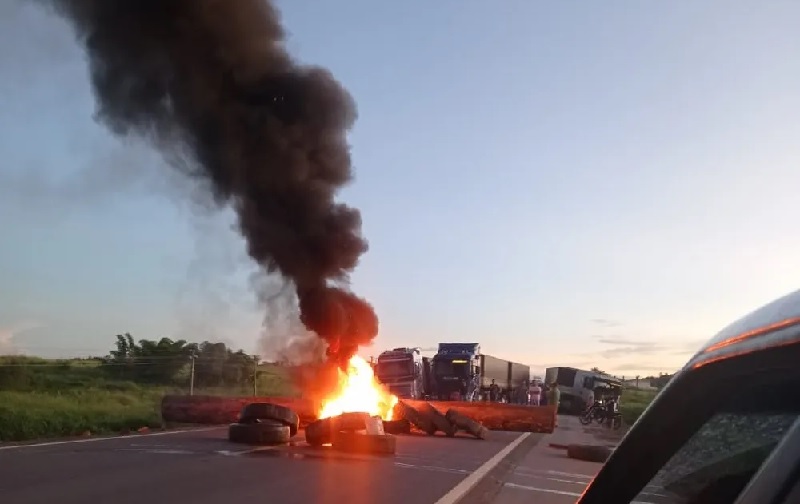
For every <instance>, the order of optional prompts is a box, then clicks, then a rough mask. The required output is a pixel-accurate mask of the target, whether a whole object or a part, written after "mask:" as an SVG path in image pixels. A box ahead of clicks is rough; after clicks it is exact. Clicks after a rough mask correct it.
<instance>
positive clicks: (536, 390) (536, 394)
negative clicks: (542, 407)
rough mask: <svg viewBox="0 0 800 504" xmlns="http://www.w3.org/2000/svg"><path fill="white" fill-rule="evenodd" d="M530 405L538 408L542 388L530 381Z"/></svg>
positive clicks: (535, 382)
mask: <svg viewBox="0 0 800 504" xmlns="http://www.w3.org/2000/svg"><path fill="white" fill-rule="evenodd" d="M529 396H530V404H531V406H539V403H540V402H541V399H542V387H540V386H539V382H538V381H536V380H533V381H531V387H530V394H529Z"/></svg>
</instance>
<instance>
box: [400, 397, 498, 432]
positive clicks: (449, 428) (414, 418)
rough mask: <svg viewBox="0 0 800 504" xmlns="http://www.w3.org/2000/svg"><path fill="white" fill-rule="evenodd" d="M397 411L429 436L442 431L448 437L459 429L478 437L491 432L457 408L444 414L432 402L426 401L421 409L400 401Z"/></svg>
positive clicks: (401, 416)
mask: <svg viewBox="0 0 800 504" xmlns="http://www.w3.org/2000/svg"><path fill="white" fill-rule="evenodd" d="M395 412H396V414H397V416H398V417H399V418H400V419H403V420H406V421H408V422H409V423H410V424H411V425H413V426H414V427H416V428H417V429H419V430H421V431H422V432H424V433H425V434H428V435H429V436H433V435H434V434H436V433H437V432H442V433H444V435H445V436H447V437H453V436H455V435H456V433H457V432H458V431H464V432H466V433H468V434H471V435H472V436H474V437H476V438H478V439H486V437H487V436H488V433H489V431H488V429H486V427H484V426H483V425H481V424H480V423H479V422H476V421H475V420H473V419H471V418H469V417H466V416H464V415H462V414H460V413H458V412H457V411H456V410H454V409H450V410H447V413H445V414H442V413H441V412H440V411H439V410H437V409H436V408H434V407H433V406H432V405H431V404H430V403H425V404H424V405H423V406H422V407H421V408H420V409H416V408H413V407H411V406H409V405H408V404H406V403H404V402H403V401H400V402H398V403H397V406H395Z"/></svg>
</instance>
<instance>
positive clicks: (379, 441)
mask: <svg viewBox="0 0 800 504" xmlns="http://www.w3.org/2000/svg"><path fill="white" fill-rule="evenodd" d="M396 447H397V438H395V437H394V436H392V435H391V434H383V435H381V434H362V433H359V432H337V433H335V434H334V435H333V448H334V449H336V450H339V451H343V452H347V453H364V454H373V455H392V454H393V453H394V452H395V450H396Z"/></svg>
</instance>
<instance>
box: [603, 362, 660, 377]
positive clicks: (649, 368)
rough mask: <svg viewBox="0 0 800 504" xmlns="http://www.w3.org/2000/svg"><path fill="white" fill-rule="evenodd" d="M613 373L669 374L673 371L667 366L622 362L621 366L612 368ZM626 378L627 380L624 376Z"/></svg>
mask: <svg viewBox="0 0 800 504" xmlns="http://www.w3.org/2000/svg"><path fill="white" fill-rule="evenodd" d="M614 371H615V372H617V373H621V372H629V373H652V374H658V373H662V372H664V373H667V372H669V373H671V372H674V371H675V370H674V369H670V368H669V366H666V367H665V366H659V365H656V364H642V363H641V362H624V363H622V364H617V365H616V366H614ZM626 378H628V377H627V376H626Z"/></svg>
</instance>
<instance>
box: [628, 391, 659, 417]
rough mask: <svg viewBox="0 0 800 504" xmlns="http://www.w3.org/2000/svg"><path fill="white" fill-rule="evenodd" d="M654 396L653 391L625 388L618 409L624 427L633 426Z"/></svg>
mask: <svg viewBox="0 0 800 504" xmlns="http://www.w3.org/2000/svg"><path fill="white" fill-rule="evenodd" d="M655 396H656V392H655V391H651V390H638V389H633V388H626V389H625V390H624V391H623V392H622V399H621V400H620V404H619V409H620V412H621V413H622V419H623V421H624V422H625V424H626V425H633V424H634V422H636V420H638V419H639V417H640V416H641V415H642V413H643V412H644V410H645V408H647V406H648V405H649V404H650V403H651V402H652V401H653V399H654V398H655Z"/></svg>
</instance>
